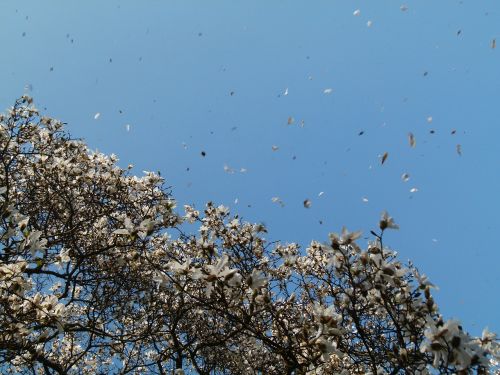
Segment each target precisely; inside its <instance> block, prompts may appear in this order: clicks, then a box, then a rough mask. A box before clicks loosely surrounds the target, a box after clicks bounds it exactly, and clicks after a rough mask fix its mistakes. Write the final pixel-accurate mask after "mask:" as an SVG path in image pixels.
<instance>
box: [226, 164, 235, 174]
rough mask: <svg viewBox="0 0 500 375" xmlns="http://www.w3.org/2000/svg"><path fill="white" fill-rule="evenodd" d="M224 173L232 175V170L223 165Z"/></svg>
mask: <svg viewBox="0 0 500 375" xmlns="http://www.w3.org/2000/svg"><path fill="white" fill-rule="evenodd" d="M224 172H226V173H230V174H232V173H234V169H233V168H231V167H229V166H228V165H226V164H224Z"/></svg>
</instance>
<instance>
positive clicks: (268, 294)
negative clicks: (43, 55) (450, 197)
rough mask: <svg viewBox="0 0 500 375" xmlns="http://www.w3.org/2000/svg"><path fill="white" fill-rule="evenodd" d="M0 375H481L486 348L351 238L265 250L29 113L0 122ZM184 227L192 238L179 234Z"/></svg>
mask: <svg viewBox="0 0 500 375" xmlns="http://www.w3.org/2000/svg"><path fill="white" fill-rule="evenodd" d="M0 162H1V169H0V207H1V212H0V214H1V221H0V241H1V242H0V372H1V373H3V374H207V375H208V374H295V375H299V374H311V375H312V374H434V373H440V374H470V373H478V374H487V373H498V371H499V365H498V362H497V361H498V358H499V343H498V341H497V340H496V338H495V335H494V334H493V333H490V332H488V331H487V330H485V331H484V332H483V334H482V337H472V336H470V335H469V334H468V333H467V332H466V331H465V330H464V329H463V328H462V327H461V325H460V323H459V322H458V321H455V320H446V319H444V318H443V317H442V316H441V315H440V314H439V310H438V307H437V306H436V303H435V301H434V299H433V297H432V295H431V289H432V288H433V287H434V286H433V284H431V283H430V281H429V280H428V279H427V277H426V276H425V275H423V274H420V273H419V272H418V271H417V269H416V268H415V267H414V266H413V265H412V264H408V265H403V264H402V263H400V262H399V261H398V260H397V258H396V254H395V252H393V251H391V250H390V249H389V248H387V247H386V246H384V243H383V235H384V233H385V231H386V230H388V229H396V228H397V225H396V224H395V222H394V220H393V219H392V218H391V217H390V216H389V215H388V214H387V213H383V215H382V217H381V219H380V222H379V228H380V230H379V231H378V232H372V235H373V241H371V242H370V243H368V245H367V246H366V247H361V245H360V244H358V242H357V240H358V239H359V237H360V233H359V232H348V231H347V230H346V229H343V230H342V232H341V234H335V233H332V234H330V238H329V240H328V241H327V242H326V243H320V242H315V241H314V242H312V243H311V244H310V246H309V247H308V248H307V249H305V250H301V249H300V248H299V246H297V245H296V244H280V243H272V244H270V243H267V242H266V241H265V239H264V237H263V236H264V235H265V232H266V230H265V228H264V227H263V226H262V225H260V224H251V223H246V222H242V221H241V220H240V219H239V218H238V216H231V215H230V213H229V211H228V209H227V208H226V207H223V206H218V207H217V206H216V205H214V204H212V203H208V204H207V205H206V207H205V208H204V210H203V211H201V212H200V211H197V210H196V209H195V208H193V207H191V206H184V211H183V213H182V214H181V213H179V212H177V211H175V207H176V204H175V201H174V200H173V199H172V197H171V196H170V193H169V191H168V190H167V189H165V188H164V186H163V180H162V178H161V177H160V176H159V175H158V174H155V173H150V172H147V173H146V174H145V175H144V176H143V177H135V176H133V175H131V173H130V169H131V168H132V167H131V166H129V167H128V168H127V169H122V168H119V167H118V166H117V164H116V163H117V158H116V157H115V156H114V155H111V156H106V155H103V154H100V153H97V152H92V151H90V150H89V149H88V148H87V146H86V145H85V144H84V143H83V142H81V141H77V140H73V139H71V138H70V137H69V135H68V134H67V133H65V132H64V131H63V124H62V123H61V122H60V121H58V120H55V119H52V118H48V117H40V116H39V114H38V111H37V110H36V109H35V108H34V107H33V105H32V100H31V98H29V97H26V96H24V97H22V98H21V99H19V100H18V101H17V102H16V103H15V105H14V107H12V108H11V109H10V110H9V112H8V113H7V114H6V115H3V116H2V117H1V118H0ZM192 226H195V228H194V229H193V228H192Z"/></svg>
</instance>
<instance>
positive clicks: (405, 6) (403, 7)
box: [399, 4, 408, 12]
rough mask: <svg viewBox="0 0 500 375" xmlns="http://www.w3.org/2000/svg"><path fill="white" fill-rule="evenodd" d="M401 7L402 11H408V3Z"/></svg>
mask: <svg viewBox="0 0 500 375" xmlns="http://www.w3.org/2000/svg"><path fill="white" fill-rule="evenodd" d="M399 9H401V12H406V11H407V10H408V5H406V4H403V5H401V6H400V7H399Z"/></svg>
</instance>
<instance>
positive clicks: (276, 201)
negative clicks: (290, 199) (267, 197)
mask: <svg viewBox="0 0 500 375" xmlns="http://www.w3.org/2000/svg"><path fill="white" fill-rule="evenodd" d="M271 201H272V202H273V203H278V204H279V205H280V206H281V207H285V204H284V203H283V201H282V200H281V199H280V198H279V197H272V198H271Z"/></svg>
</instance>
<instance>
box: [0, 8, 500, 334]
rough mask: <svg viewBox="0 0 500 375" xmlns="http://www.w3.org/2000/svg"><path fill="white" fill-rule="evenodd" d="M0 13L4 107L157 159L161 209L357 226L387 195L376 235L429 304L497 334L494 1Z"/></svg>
mask: <svg viewBox="0 0 500 375" xmlns="http://www.w3.org/2000/svg"><path fill="white" fill-rule="evenodd" d="M402 6H403V7H402ZM358 9H359V15H357V16H356V15H354V14H353V13H354V12H355V11H356V10H358ZM356 13H357V12H356ZM0 14H1V22H0V44H1V46H2V53H1V59H0V68H1V69H0V82H1V88H2V89H1V90H0V106H1V107H2V109H3V108H7V107H9V106H10V105H12V104H13V102H14V100H15V99H16V98H17V97H19V96H21V95H22V94H23V93H28V94H30V95H32V96H33V97H34V99H35V103H36V105H37V106H38V107H39V108H40V109H41V110H42V113H44V114H46V115H49V116H53V117H56V118H58V119H60V120H62V121H64V122H67V123H68V130H69V131H70V132H71V134H72V135H73V136H74V137H78V138H80V137H81V138H84V139H85V140H86V142H87V143H88V144H89V146H90V147H91V148H92V149H96V148H97V149H99V150H100V151H103V152H105V153H115V154H117V155H118V156H119V157H120V163H121V165H122V166H126V165H128V164H129V163H132V164H134V165H135V168H134V172H135V173H137V174H141V173H142V171H143V170H154V171H161V174H162V176H164V177H165V178H166V180H167V184H168V185H169V186H171V187H172V192H173V195H174V197H175V198H176V199H177V200H178V206H179V207H182V205H184V204H186V203H190V204H195V205H196V207H199V208H202V207H203V205H204V203H205V202H207V201H209V200H211V201H214V202H215V203H217V204H224V205H227V206H229V207H231V209H232V211H233V212H234V213H238V214H240V215H241V216H243V217H244V219H246V220H248V221H252V222H264V223H265V224H266V225H267V227H268V230H269V234H268V239H269V240H280V241H282V242H298V243H300V244H301V245H304V246H305V245H307V244H308V243H310V241H311V240H313V239H316V240H319V241H324V240H327V238H328V233H329V232H332V231H334V232H338V231H340V229H341V227H342V226H343V225H345V226H347V227H348V228H349V229H351V230H358V229H361V230H363V231H364V233H365V234H367V237H368V235H369V231H370V229H376V227H377V223H378V219H379V216H380V213H381V211H382V210H384V209H386V210H388V211H389V213H390V214H391V216H393V217H394V218H395V220H396V222H397V223H399V224H400V226H401V229H400V230H399V231H392V232H390V233H387V234H386V243H387V244H388V245H390V246H391V247H392V248H394V249H396V250H397V251H398V252H399V255H400V257H401V259H402V260H403V261H406V260H408V259H411V260H412V261H413V262H414V263H415V264H416V265H417V266H418V267H419V268H420V270H421V271H422V272H424V273H426V274H427V275H428V276H429V277H430V278H431V280H432V281H433V282H434V283H436V284H438V285H439V287H440V290H439V291H438V292H436V293H435V295H436V299H437V301H438V303H439V305H440V308H441V311H442V312H443V313H444V315H445V316H446V317H448V318H450V317H457V318H460V319H461V320H462V321H463V323H464V325H465V327H466V328H467V329H468V330H469V331H471V332H472V333H475V334H479V333H480V331H481V330H482V328H483V327H484V326H489V328H490V329H492V330H494V331H497V332H500V318H499V316H500V314H499V313H498V311H499V309H500V275H499V273H500V267H499V262H500V249H499V245H498V233H499V232H500V228H499V226H500V219H499V213H498V211H499V209H500V204H499V203H500V202H499V193H500V176H499V174H500V160H499V147H498V139H499V137H500V127H499V125H500V124H499V120H498V112H499V109H500V99H499V98H500V45H499V47H498V48H492V47H493V39H495V38H497V39H498V42H499V43H500V2H498V1H476V0H464V1H430V0H421V1H408V2H406V3H403V2H397V1H368V0H367V1H340V0H337V1H335V0H329V1H321V0H318V1H316V0H314V1H300V2H299V1H248V0H247V1H240V0H230V1H229V0H228V1H206V0H205V1H201V0H200V1H190V0H182V1H180V0H179V1H86V2H77V1H23V2H19V1H7V0H6V1H2V2H1V4H0ZM369 21H370V22H369ZM369 25H371V26H369ZM328 89H331V92H329V91H330V90H328ZM325 90H327V91H326V93H325ZM285 93H287V95H285ZM97 113H99V114H100V115H99V116H98V118H97V119H95V117H96V114H97ZM290 117H292V118H293V120H294V121H293V123H292V124H291V125H288V124H287V123H288V122H289V118H290ZM409 132H411V133H413V134H414V136H415V139H416V146H415V147H414V148H411V147H410V145H409V142H408V133H409ZM452 132H453V133H454V134H452ZM360 134H361V135H360ZM457 145H460V147H461V153H462V155H459V153H458V152H457ZM273 146H277V147H278V149H277V150H275V151H273ZM202 151H204V152H205V154H206V156H205V157H203V156H202V155H201V153H202ZM385 152H387V153H388V157H387V160H386V161H385V163H384V164H383V165H381V156H382V155H383V154H384V153H385ZM225 166H226V168H224V167H225ZM231 172H234V173H231ZM404 173H407V174H408V175H409V177H410V178H409V180H408V181H406V182H405V181H403V179H402V178H401V176H402V174H404ZM412 189H413V190H412ZM415 189H416V190H415ZM411 191H413V192H411ZM320 192H324V193H323V194H322V195H321V196H319V194H320ZM273 197H278V198H279V199H280V201H282V203H283V205H284V206H283V207H282V206H281V205H280V203H279V202H273V201H272V198H273ZM305 199H310V201H311V207H310V208H305V207H304V205H303V202H304V200H305ZM366 241H367V239H364V240H363V241H362V244H365V243H366Z"/></svg>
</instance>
